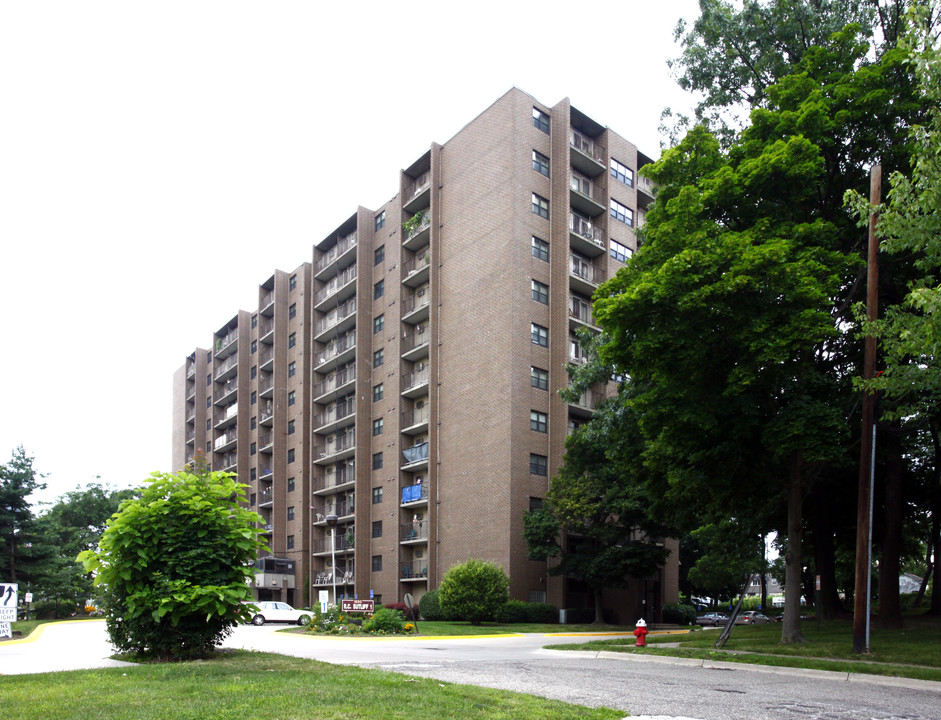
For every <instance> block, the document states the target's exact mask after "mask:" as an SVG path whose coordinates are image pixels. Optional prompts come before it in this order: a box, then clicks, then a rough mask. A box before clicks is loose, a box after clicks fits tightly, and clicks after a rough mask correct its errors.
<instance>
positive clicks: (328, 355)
mask: <svg viewBox="0 0 941 720" xmlns="http://www.w3.org/2000/svg"><path fill="white" fill-rule="evenodd" d="M355 354H356V331H355V330H350V331H349V332H348V333H346V334H345V335H341V336H340V337H338V338H337V339H336V340H333V341H331V342H330V343H329V344H328V345H327V347H325V348H324V349H323V350H321V351H320V352H318V353H316V354H315V355H314V368H315V369H316V370H317V372H320V373H326V372H329V371H330V370H332V369H333V368H335V367H337V366H338V365H343V364H345V363H347V362H349V361H350V360H352V359H353V356H354V355H355Z"/></svg>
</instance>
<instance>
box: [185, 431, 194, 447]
mask: <svg viewBox="0 0 941 720" xmlns="http://www.w3.org/2000/svg"><path fill="white" fill-rule="evenodd" d="M195 442H196V430H194V429H192V428H190V429H189V430H187V431H186V444H187V445H193V444H195Z"/></svg>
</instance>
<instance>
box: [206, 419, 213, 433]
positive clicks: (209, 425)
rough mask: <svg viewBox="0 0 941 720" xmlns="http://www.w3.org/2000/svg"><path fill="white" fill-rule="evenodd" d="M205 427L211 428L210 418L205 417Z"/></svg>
mask: <svg viewBox="0 0 941 720" xmlns="http://www.w3.org/2000/svg"><path fill="white" fill-rule="evenodd" d="M206 429H207V430H211V429H212V420H210V419H209V418H206Z"/></svg>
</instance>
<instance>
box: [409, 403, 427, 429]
mask: <svg viewBox="0 0 941 720" xmlns="http://www.w3.org/2000/svg"><path fill="white" fill-rule="evenodd" d="M430 418H431V413H430V412H429V410H428V408H427V407H423V408H417V409H415V410H406V411H405V412H403V413H402V427H403V428H408V427H412V425H420V424H421V423H426V422H428V420H429V419H430Z"/></svg>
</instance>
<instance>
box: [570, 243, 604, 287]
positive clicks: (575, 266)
mask: <svg viewBox="0 0 941 720" xmlns="http://www.w3.org/2000/svg"><path fill="white" fill-rule="evenodd" d="M569 258H570V263H569V285H570V286H571V288H572V289H573V290H577V291H579V292H582V293H584V294H585V295H589V296H591V295H593V294H594V292H595V290H597V289H598V286H599V285H600V284H601V283H603V282H604V281H605V280H607V279H608V278H607V272H606V271H605V269H604V268H603V267H599V266H598V265H594V264H592V263H590V262H589V261H588V260H586V259H585V258H583V257H581V256H580V255H576V254H575V253H572V254H571V255H570V256H569Z"/></svg>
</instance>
